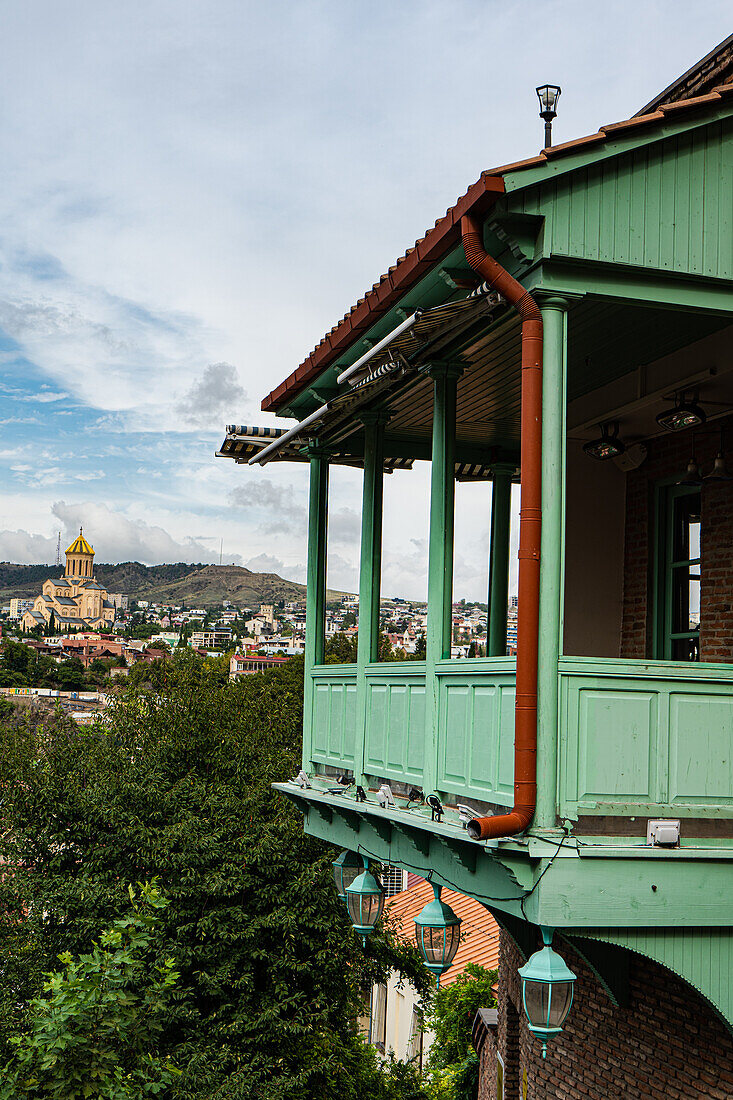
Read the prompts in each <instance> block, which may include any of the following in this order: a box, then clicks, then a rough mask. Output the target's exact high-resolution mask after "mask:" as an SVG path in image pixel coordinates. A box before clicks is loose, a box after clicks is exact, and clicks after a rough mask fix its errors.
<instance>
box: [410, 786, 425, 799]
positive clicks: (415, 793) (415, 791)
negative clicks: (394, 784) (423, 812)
mask: <svg viewBox="0 0 733 1100" xmlns="http://www.w3.org/2000/svg"><path fill="white" fill-rule="evenodd" d="M407 801H408V802H422V791H421V790H420V789H419V787H410V790H409V793H408V795H407Z"/></svg>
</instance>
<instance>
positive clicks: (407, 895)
mask: <svg viewBox="0 0 733 1100" xmlns="http://www.w3.org/2000/svg"><path fill="white" fill-rule="evenodd" d="M432 900H433V888H432V886H431V885H430V884H429V883H428V882H426V881H425V879H419V880H418V881H417V882H416V883H414V885H412V886H408V888H407V889H406V890H402V891H401V893H399V894H395V895H394V897H391V898H389V899H388V900H387V902H386V903H385V906H384V909H385V913H386V914H389V916H390V917H391V918H392V919H393V920H395V921H396V922H397V927H396V929H395V931H396V932H397V934H398V935H399V936H400V938H401V939H403V940H408V941H409V942H410V943H414V942H415V917H416V916H417V915H418V913H419V912H420V910H421V909H422V908H423V907H424V906H425V905H427V903H428V902H429V901H432ZM442 900H443V901H444V902H445V903H446V904H447V905H450V907H451V909H453V911H454V912H455V913H456V915H457V916H459V917H460V918H461V919H462V920H463V924H462V925H461V944H460V946H459V948H458V951H457V953H456V957H455V959H454V961H453V966H452V967H451V968H450V970H447V971H446V972H445V974H444V975H443V976H442V978H441V979H440V984H441V985H442V986H444V985H450V984H451V983H452V982H454V981H455V980H456V978H457V977H458V976H459V974H462V973H463V971H464V970H465V969H466V963H469V962H475V963H478V964H479V966H484V967H486V969H487V970H497V969H498V967H499V925H498V924H497V923H496V921H495V920H494V918H493V917H492V916H491V913H489V911H488V909H485V908H484V907H483V905H482V904H481V902H479V901H474V899H473V898H467V897H466V896H465V894H459V893H457V892H456V891H455V890H448V889H444V890H443V893H442Z"/></svg>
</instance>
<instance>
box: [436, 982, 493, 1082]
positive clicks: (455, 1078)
mask: <svg viewBox="0 0 733 1100" xmlns="http://www.w3.org/2000/svg"><path fill="white" fill-rule="evenodd" d="M495 984H496V971H495V970H486V968H485V967H483V966H479V965H478V963H467V964H466V969H465V970H464V972H463V973H462V974H460V975H459V976H458V978H457V979H456V981H455V982H453V983H452V984H451V985H448V986H444V987H443V988H441V989H438V990H436V992H435V993H434V995H433V1001H432V1010H431V1013H430V1015H429V1017H428V1019H427V1026H428V1027H430V1028H431V1029H432V1030H433V1031H434V1032H435V1040H434V1042H433V1045H432V1046H431V1047H430V1055H429V1058H428V1064H427V1071H428V1075H429V1078H430V1085H431V1090H432V1092H433V1095H434V1097H435V1100H475V1098H476V1096H477V1094H478V1058H477V1056H476V1052H475V1050H474V1049H473V1046H472V1045H471V1028H472V1025H473V1020H474V1017H475V1016H476V1013H477V1012H478V1010H479V1008H491V1007H493V1006H494V1005H495V1004H496V998H495V996H494V991H493V987H494V985H495Z"/></svg>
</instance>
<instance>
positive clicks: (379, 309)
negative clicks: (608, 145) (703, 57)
mask: <svg viewBox="0 0 733 1100" xmlns="http://www.w3.org/2000/svg"><path fill="white" fill-rule="evenodd" d="M731 95H733V82H731V83H727V84H721V85H720V86H719V87H717V88H715V89H714V90H713V91H712V92H709V93H707V94H706V95H701V96H697V97H696V98H693V99H685V100H682V101H681V102H678V103H669V104H664V105H662V106H660V107H659V108H658V109H657V110H655V111H652V112H650V113H649V114H647V115H634V116H633V117H632V118H628V119H625V120H623V121H622V122H614V123H610V124H609V125H607V126H601V128H600V130H599V131H598V132H597V133H595V134H588V135H586V136H585V137H580V138H575V139H574V140H573V141H565V142H562V143H561V144H560V145H553V146H551V147H550V148H548V149H543V150H542V152H541V153H540V154H539V156H535V157H529V158H528V159H526V160H518V161H515V162H514V163H513V164H502V165H500V166H499V167H498V168H490V169H489V170H488V171H486V172H482V173H481V176H480V178H479V179H478V180H477V181H476V183H474V184H473V186H472V187H469V189H468V191H466V193H465V195H462V196H461V198H460V199H458V201H457V202H456V203H455V205H454V206H451V207H449V208H448V210H447V211H446V213H445V215H444V216H443V217H442V218H438V220H437V221H436V223H435V225H434V226H433V228H432V229H429V230H427V232H426V233H425V235H424V236H423V237H420V239H419V240H417V241H415V245H414V247H413V248H408V249H407V251H406V252H405V254H404V256H400V258H399V259H398V260H397V261H396V262H395V263H394V264H392V266H391V267H390V269H389V271H387V272H385V274H384V275H382V276H381V278H380V279H379V281H378V282H376V283H374V285H373V287H372V289H371V290H369V291H367V293H366V294H365V295H364V297H363V298H360V299H359V301H358V302H357V303H356V304H355V305H353V306H352V307H351V309H350V310H349V312H348V313H347V314H345V316H344V317H343V318H342V319H341V320H340V321H339V322H338V324H336V325H334V326H333V328H332V329H331V331H330V332H329V333H327V335H326V336H324V338H323V339H322V340H321V342H320V343H319V344H318V345H317V347H315V348H314V350H313V351H312V352H311V354H310V355H309V356H308V358H307V359H304V360H303V362H302V363H301V364H300V366H299V367H298V368H297V369H296V370H295V371H293V373H292V374H290V375H289V376H288V377H287V378H286V379H285V380H284V381H283V382H281V383H280V385H279V386H277V387H276V389H274V390H273V391H272V392H271V393H269V394H268V395H267V397H265V398H264V400H263V402H262V409H263V410H264V411H265V412H274V411H276V410H277V409H278V408H281V407H282V406H283V405H284V404H285V403H286V402H287V400H290V399H292V398H293V397H295V396H296V395H297V394H299V393H300V392H301V390H303V389H305V387H306V386H307V385H308V383H309V382H312V381H313V380H314V379H315V378H317V377H318V375H320V374H321V373H322V372H323V371H324V370H325V369H326V368H327V367H328V366H329V365H330V364H331V363H333V362H334V360H336V359H337V358H338V356H339V355H340V354H342V352H344V351H345V350H346V349H347V348H348V347H349V345H350V344H351V343H353V341H354V340H355V339H356V338H357V336H359V335H360V334H361V333H363V332H366V331H367V329H369V328H370V327H371V326H372V325H373V324H374V322H375V321H377V320H378V319H379V318H380V317H381V316H383V315H384V314H385V313H387V312H388V310H389V309H391V307H392V306H393V305H394V304H395V303H396V302H398V301H399V299H400V298H401V297H402V296H403V295H404V294H405V293H406V292H407V291H408V290H409V289H410V287H412V286H414V285H415V283H417V282H419V280H420V278H421V277H422V276H423V275H425V274H426V273H427V271H428V270H429V269H430V267H431V266H432V264H433V263H435V262H436V261H437V260H439V259H441V258H442V257H443V256H445V254H446V253H447V252H449V251H450V249H451V248H453V247H455V245H456V244H457V243H458V241H459V239H460V223H461V218H462V217H463V215H464V214H467V213H469V212H471V213H473V214H481V213H484V212H485V211H486V210H487V209H488V208H489V207H490V206H492V205H493V204H494V202H496V200H497V198H498V197H499V195H501V194H502V193H503V191H504V178H503V177H504V176H505V175H508V174H509V173H510V172H516V171H519V170H521V169H524V168H534V167H541V166H542V165H544V164H547V163H548V161H550V160H554V159H555V158H556V157H562V156H567V155H568V154H569V153H576V152H578V151H579V150H582V149H584V148H586V147H588V146H593V145H601V144H602V143H604V142H605V141H606V140H609V139H610V140H613V139H614V138H616V136H617V135H618V134H619V133H621V132H622V131H624V130H631V129H639V128H641V127H644V126H656V125H658V124H659V123H663V122H664V121H665V119H666V117H667V115H672V116H673V117H675V116H679V115H680V114H682V113H683V112H690V113H691V112H693V111H697V110H702V109H704V108H706V107H710V106H712V105H714V104H717V103H719V102H720V101H721V99H722V98H723V97H728V96H731Z"/></svg>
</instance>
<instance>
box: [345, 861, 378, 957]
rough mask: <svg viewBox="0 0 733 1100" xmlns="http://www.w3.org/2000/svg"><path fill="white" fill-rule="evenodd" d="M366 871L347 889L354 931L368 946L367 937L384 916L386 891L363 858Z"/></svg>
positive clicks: (348, 905)
mask: <svg viewBox="0 0 733 1100" xmlns="http://www.w3.org/2000/svg"><path fill="white" fill-rule="evenodd" d="M362 860H363V865H364V869H363V871H362V872H361V874H360V875H358V876H357V877H356V878H355V879H354V881H353V882H352V883H351V885H350V886H347V887H346V890H345V894H346V908H347V910H348V913H349V916H350V918H351V923H352V924H353V926H354V931H355V932H356V934H357V935H358V936H361V938H362V941H363V942H364V944H366V938H367V936H368V935H369V934H370V933H371V932H373V931H374V925H375V924H376V923H377V921H378V920H379V918H380V917H381V915H382V909H383V908H384V890H383V889H382V887H381V885H380V883H379V882H377V880H376V879H375V877H374V875H373V874H371V872H370V871H369V863H368V861H367V860H366V858H364V857H362Z"/></svg>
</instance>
